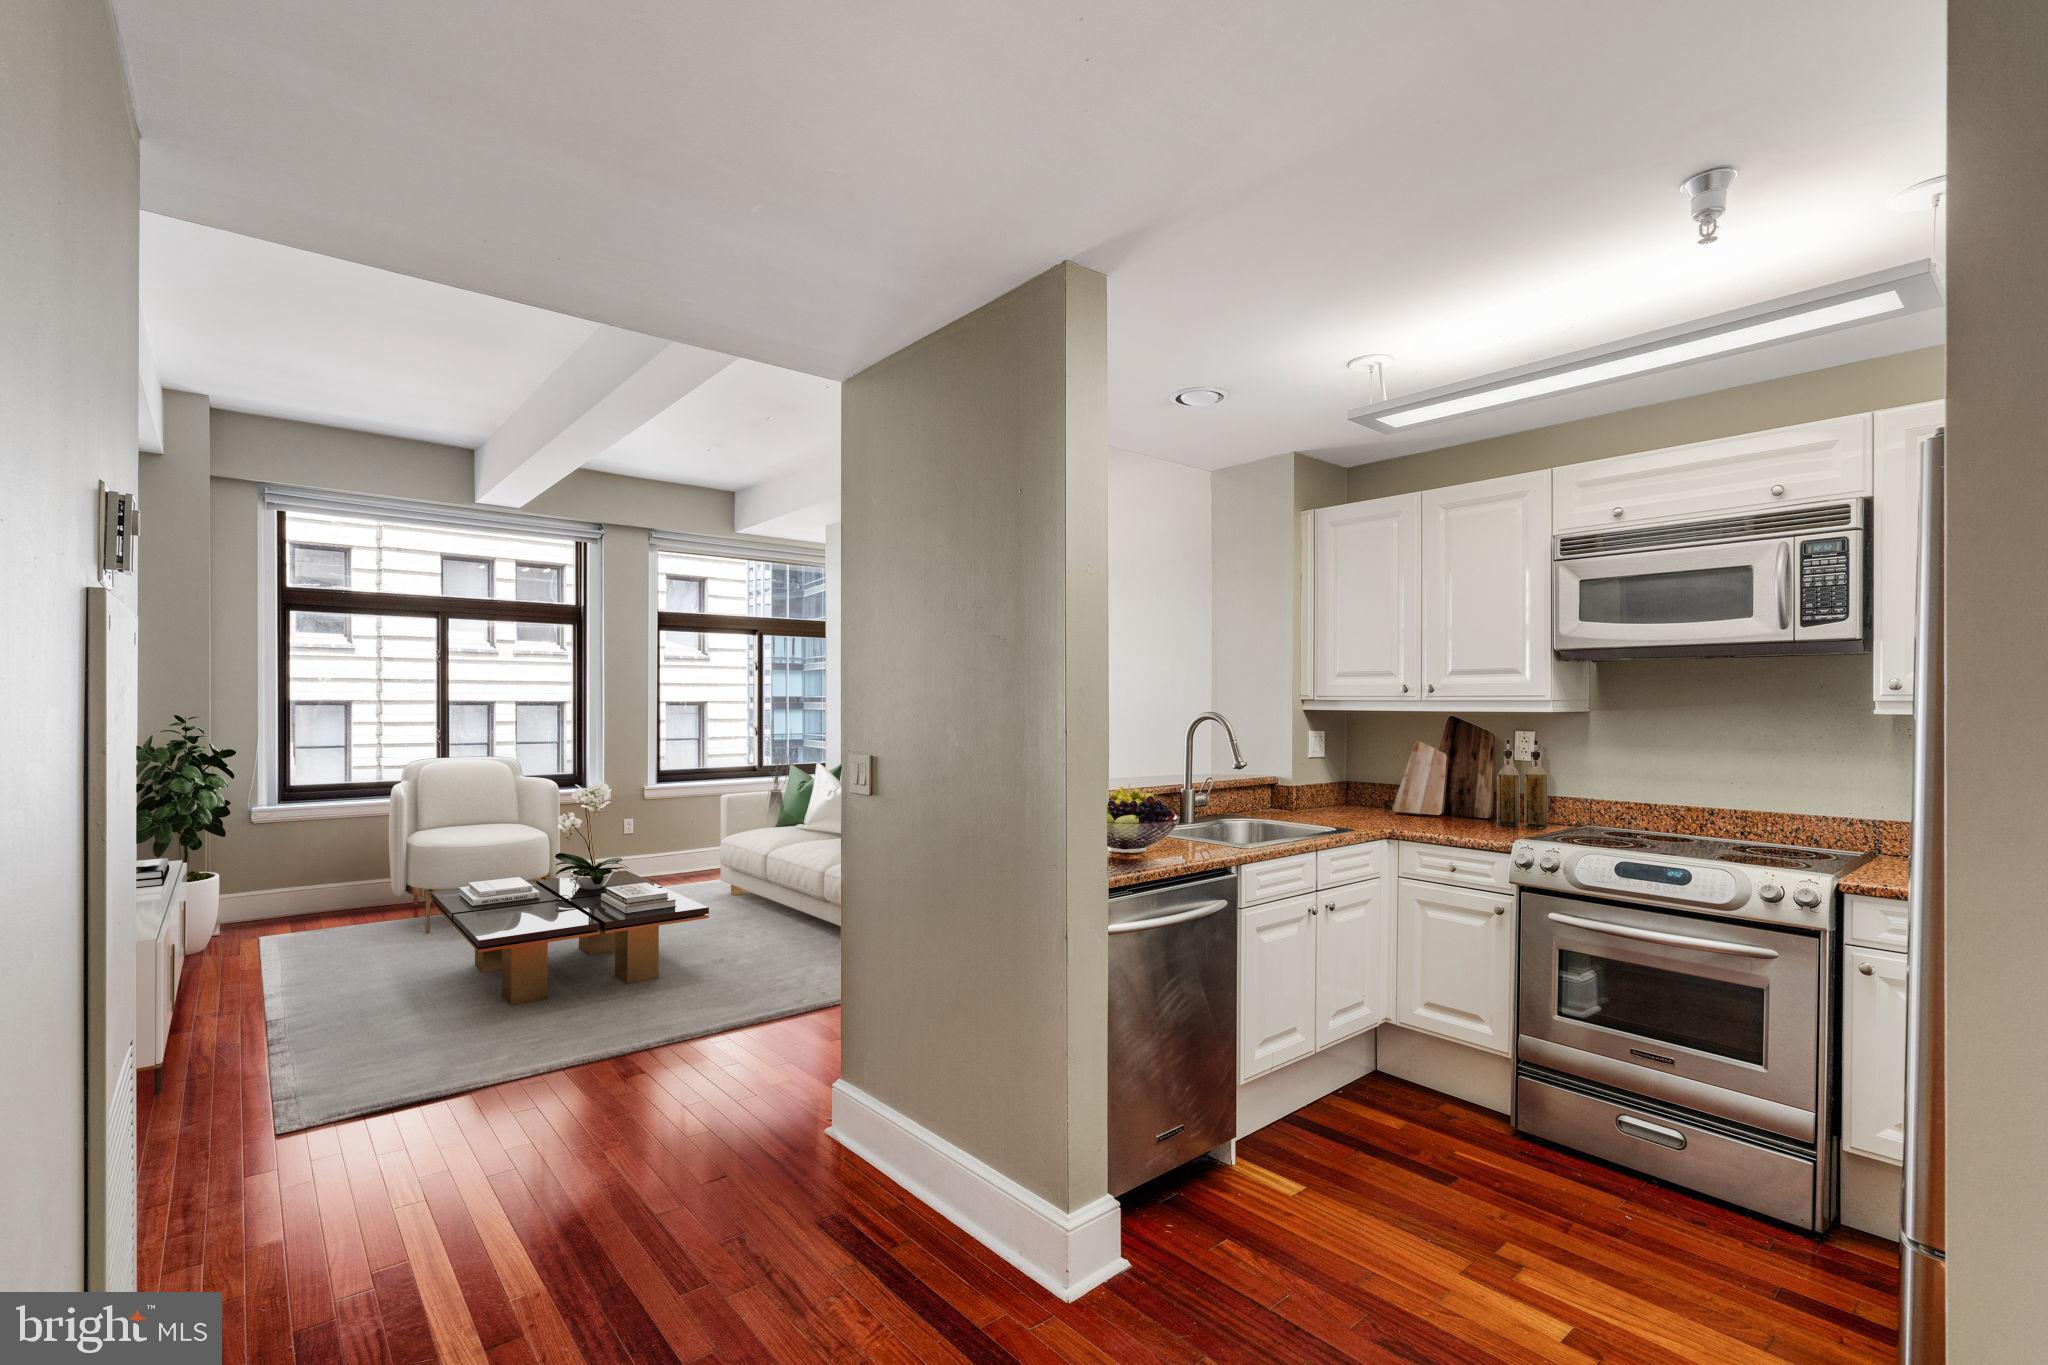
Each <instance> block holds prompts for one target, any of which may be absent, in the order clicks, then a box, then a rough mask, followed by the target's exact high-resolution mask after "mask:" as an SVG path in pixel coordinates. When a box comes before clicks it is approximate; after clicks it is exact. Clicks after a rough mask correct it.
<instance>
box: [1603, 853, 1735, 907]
mask: <svg viewBox="0 0 2048 1365" xmlns="http://www.w3.org/2000/svg"><path fill="white" fill-rule="evenodd" d="M1566 870H1567V872H1568V873H1569V875H1570V878H1571V880H1572V882H1573V883H1574V884H1575V885H1578V886H1580V887H1583V888H1584V889H1586V890H1588V891H1618V892H1622V893H1625V894H1629V895H1640V896H1654V897H1656V898H1657V899H1658V900H1661V901H1676V902H1678V903H1680V904H1686V905H1701V906H1706V907H1709V908H1715V909H1728V908H1732V907H1734V906H1737V905H1740V904H1742V903H1743V902H1744V901H1746V900H1748V899H1749V886H1748V883H1747V882H1746V881H1744V880H1740V879H1738V878H1737V877H1736V876H1735V874H1734V873H1732V872H1730V871H1728V870H1727V869H1726V868H1720V867H1701V866H1698V865H1696V864H1690V863H1667V862H1659V861H1656V860H1655V859H1648V858H1631V857H1627V856H1625V855H1616V854H1611V853H1579V854H1576V855H1574V856H1572V857H1571V858H1569V859H1568V860H1567V863H1566Z"/></svg>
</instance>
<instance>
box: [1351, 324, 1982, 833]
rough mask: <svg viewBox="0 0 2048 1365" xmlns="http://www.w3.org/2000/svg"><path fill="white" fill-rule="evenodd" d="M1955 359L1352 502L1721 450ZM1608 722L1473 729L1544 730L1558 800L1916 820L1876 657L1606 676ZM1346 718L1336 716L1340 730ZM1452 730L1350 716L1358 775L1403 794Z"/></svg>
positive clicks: (1872, 405)
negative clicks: (1718, 444)
mask: <svg viewBox="0 0 2048 1365" xmlns="http://www.w3.org/2000/svg"><path fill="white" fill-rule="evenodd" d="M1942 386H1943V363H1942V352H1941V348H1939V347H1935V348H1932V349H1929V350H1924V351H1914V352H1910V353H1908V354H1905V355H1899V356H1887V357H1884V358H1882V359H1878V360H1868V361H1863V362H1861V363H1859V364H1854V365H1843V366H1840V367H1838V368H1835V369H1830V370H1819V371H1815V372H1814V373H1812V374H1803V375H1794V376H1791V377H1790V378H1786V379H1774V380H1770V381H1768V382H1766V383H1761V384H1749V385H1744V386H1743V387H1741V388H1734V389H1724V390H1721V391H1720V392H1718V393H1709V394H1701V395H1699V396H1697V397H1693V398H1681V399H1678V400H1676V401H1673V402H1669V403H1658V404H1655V405H1652V406H1650V407H1643V408H1633V409H1630V410H1628V411H1626V412H1616V413H1608V414H1606V415H1604V416H1600V417H1591V418H1587V419H1585V420H1583V421H1578V422H1566V423H1562V424H1560V425H1558V426H1554V427H1544V428H1541V429H1539V430H1536V431H1527V432H1521V433H1518V434H1516V435H1512V436H1501V437H1496V438H1494V439H1492V440H1486V441H1475V442H1472V443H1471V444H1469V445H1462V446H1452V447H1449V448H1448V449H1444V450H1435V451H1429V452H1427V453H1425V454H1421V455H1410V456H1407V457H1405V458H1403V459H1398V460H1387V461H1383V462H1381V463H1378V464H1368V465H1360V466H1359V467H1357V468H1355V469H1353V470H1352V471H1351V473H1350V496H1351V499H1352V500H1353V501H1362V500H1365V499H1368V498H1379V497H1388V496H1391V495H1393V494H1396V493H1409V492H1415V491H1418V490H1421V489H1426V488H1439V487H1444V486H1447V485H1450V484H1458V483H1466V482H1470V481H1472V480H1477V479H1488V478H1494V477H1497V476H1499V475H1503V474H1518V473H1524V472H1526V471H1528V470H1532V469H1548V468H1552V467H1555V466H1557V465H1563V464H1573V463H1576V462H1578V461H1580V460H1593V459H1600V458H1603V457H1605V456H1609V455H1622V454H1628V453H1630V452H1632V451H1638V450H1654V449H1657V448H1659V447H1662V446H1669V445H1683V444H1685V443H1687V442H1690V441H1705V440H1712V439H1714V438H1716V437H1720V436H1733V435H1739V434H1741V433H1743V432H1748V431H1761V430H1765V429H1768V428H1770V427H1777V426H1787V425H1791V424H1793V423H1796V422H1810V421H1817V420H1819V419H1820V418H1823V417H1835V416H1839V415H1841V414H1843V413H1848V412H1870V411H1874V410H1876V409H1879V408H1890V407H1898V406H1900V405H1902V404H1906V403H1920V402H1925V401H1927V400H1928V399H1931V398H1939V397H1941V395H1942ZM1593 708H1594V709H1593V710H1592V711H1590V712H1588V713H1586V714H1584V715H1572V716H1525V717H1520V718H1517V717H1513V716H1500V715H1489V714H1486V713H1483V712H1479V711H1474V712H1472V713H1470V714H1469V715H1468V719H1471V720H1472V721H1474V722H1475V723H1476V724H1479V725H1483V726H1485V727H1486V728H1488V729H1490V730H1492V731H1494V732H1495V733H1496V734H1500V735H1502V736H1503V737H1505V734H1506V732H1508V731H1510V730H1513V729H1516V728H1521V729H1533V730H1535V731H1536V733H1537V735H1538V737H1539V739H1540V741H1541V742H1542V747H1543V758H1544V765H1545V766H1546V767H1547V768H1549V769H1550V772H1551V777H1552V782H1553V784H1554V787H1555V789H1556V790H1558V791H1560V792H1563V793H1566V794H1568V795H1572V796H1601V797H1607V798H1610V799H1613V800H1630V801H1662V802H1673V803H1678V804H1700V805H1714V806H1734V807H1739V808H1743V809H1751V810H1779V811H1797V812H1806V813H1813V814H1825V815H1845V816H1866V817H1874V818H1881V819H1893V820H1903V819H1906V818H1907V817H1908V816H1909V815H1910V814H1911V811H1912V795H1913V782H1912V756H1913V737H1912V721H1911V719H1910V718H1907V717H1894V716H1877V715H1873V714H1872V713H1871V682H1870V656H1868V655H1865V654H1859V655H1850V656H1845V657H1823V658H1803V659H1656V660H1633V661H1627V662H1619V663H1602V664H1600V665H1598V666H1597V667H1596V668H1595V670H1594V702H1593ZM1333 719H1334V717H1333ZM1442 733H1443V717H1442V716H1440V715H1439V716H1393V715H1383V714H1358V715H1354V716H1352V717H1351V718H1350V736H1351V740H1350V743H1351V749H1350V775H1351V776H1352V777H1353V778H1355V779H1357V780H1360V781H1369V782H1394V781H1398V780H1399V779H1400V776H1401V768H1402V765H1403V764H1404V763H1405V762H1406V760H1407V755H1408V750H1409V748H1410V746H1411V745H1412V744H1413V743H1414V742H1415V741H1417V740H1426V741H1429V742H1430V743H1435V742H1436V740H1437V738H1438V737H1439V736H1440V735H1441V734H1442Z"/></svg>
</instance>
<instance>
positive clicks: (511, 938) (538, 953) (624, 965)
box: [434, 881, 711, 1005]
mask: <svg viewBox="0 0 2048 1365" xmlns="http://www.w3.org/2000/svg"><path fill="white" fill-rule="evenodd" d="M535 885H536V886H537V887H539V888H540V893H541V894H540V896H539V898H538V899H536V900H530V901H522V902H520V903H519V904H516V905H498V906H489V907H478V906H474V905H471V904H470V903H469V902H468V901H466V900H464V899H463V898H462V896H461V894H460V893H458V892H455V891H436V892H435V893H434V905H435V908H436V909H438V910H439V911H440V912H441V913H442V914H443V915H446V916H447V917H448V918H449V919H450V920H451V921H453V923H454V925H455V927H456V929H457V930H459V931H460V932H461V934H462V936H463V937H464V938H466V939H468V940H469V942H470V946H471V947H472V948H474V949H475V950H476V969H477V970H478V971H480V972H495V973H499V974H500V976H501V980H502V989H503V992H504V996H505V1002H506V1003H507V1004H510V1005H524V1004H527V1003H529V1002H531V1001H535V1000H545V999H547V994H548V946H549V945H550V944H552V943H556V942H558V941H560V940H563V939H575V940H576V941H577V946H578V947H579V948H580V949H581V950H582V951H583V952H585V953H587V954H590V955H592V956H597V955H601V954H606V953H609V954H610V955H611V957H612V975H614V976H616V977H617V978H618V979H619V980H621V981H625V982H635V981H652V980H654V979H655V978H656V977H657V976H659V975H660V974H661V938H660V936H661V926H662V925H664V924H674V923H677V922H678V921H681V920H695V919H704V918H706V917H708V916H709V915H710V914H711V908H710V907H709V906H707V905H705V904H704V903H703V902H701V901H694V900H691V899H689V898H688V897H687V896H677V897H676V898H675V904H674V905H673V906H660V907H657V908H656V909H654V910H649V911H631V912H622V911H618V910H614V909H613V908H612V907H610V906H608V905H604V904H603V903H602V900H601V893H599V892H595V891H593V892H589V893H587V894H568V895H565V894H563V892H562V891H561V890H559V889H558V887H557V884H556V883H555V882H553V881H543V882H536V883H535ZM567 885H568V886H569V887H570V888H571V891H572V892H573V890H574V886H575V883H574V882H569V883H567Z"/></svg>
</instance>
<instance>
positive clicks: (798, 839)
mask: <svg viewBox="0 0 2048 1365" xmlns="http://www.w3.org/2000/svg"><path fill="white" fill-rule="evenodd" d="M781 809H782V793H781V792H779V791H772V792H738V793H735V794H732V795H728V796H722V797H720V798H719V801H718V869H719V872H720V874H721V875H722V876H723V877H724V879H725V883H726V885H728V886H730V887H732V888H733V889H734V890H736V891H748V892H752V893H753V894H754V895H756V896H760V897H763V898H764V899H767V900H771V901H774V902H775V903H776V904H777V905H786V906H788V907H789V908H790V909H792V910H801V911H803V912H804V913H805V914H807V915H816V916H817V917H818V918H819V919H821V920H824V921H825V922H826V923H827V924H837V923H839V848H840V845H839V836H838V835H836V834H824V833H821V832H819V831H818V830H814V829H805V828H804V827H803V826H802V825H782V826H777V825H776V823H775V815H776V812H778V811H779V810H781Z"/></svg>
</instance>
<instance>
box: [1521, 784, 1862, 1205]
mask: <svg viewBox="0 0 2048 1365" xmlns="http://www.w3.org/2000/svg"><path fill="white" fill-rule="evenodd" d="M1869 856H1870V855H1869V854H1862V853H1842V852H1837V851H1834V850H1830V849H1815V848H1795V847H1789V846H1781V845H1777V844H1760V843H1738V842H1733V841H1729V840H1723V839H1696V838H1688V837H1685V836H1682V835H1669V834H1648V833H1644V832H1642V831H1639V830H1624V829H1603V828H1600V827H1598V826H1590V825H1589V826H1584V827H1581V828H1577V829H1568V830H1562V831H1560V832H1558V833H1556V834H1549V835H1545V836H1543V837H1541V838H1535V839H1525V840H1522V841H1520V842H1518V843H1516V845H1515V847H1514V854H1513V861H1514V871H1513V878H1514V881H1515V884H1516V885H1518V886H1520V887H1521V888H1522V903H1521V950H1520V959H1519V965H1520V975H1519V980H1520V986H1519V991H1518V1000H1519V1016H1520V1018H1519V1023H1520V1028H1519V1035H1520V1036H1519V1039H1518V1043H1517V1059H1516V1070H1515V1127H1516V1128H1517V1129H1518V1130H1519V1131H1521V1132H1524V1133H1528V1134H1530V1135H1531V1136H1533V1137H1540V1138H1544V1139H1547V1140H1549V1141H1551V1142H1556V1143H1559V1144H1561V1145H1563V1146H1567V1147H1572V1148H1576V1149H1577V1150H1579V1151H1582V1152H1585V1153H1587V1154H1588V1155H1591V1156H1596V1157H1600V1158H1602V1159H1603V1160H1607V1161H1613V1162H1616V1163H1617V1164H1620V1165H1624V1166H1630V1167H1633V1168H1634V1169H1636V1170H1639V1171H1642V1172H1643V1173H1645V1174H1647V1175H1653V1176H1656V1177H1658V1178H1659V1179H1662V1180H1669V1181H1671V1182H1672V1183H1674V1184H1678V1185H1684V1186H1687V1187H1689V1188H1691V1189H1695V1190H1698V1191H1699V1192H1701V1193H1702V1194H1708V1195H1712V1196H1713V1197H1715V1198H1717V1199H1723V1200H1726V1201H1728V1202H1729V1203H1732V1204H1739V1205H1741V1206H1743V1207H1744V1208H1748V1209H1753V1210H1755V1211H1756V1212H1758V1213H1762V1214H1765V1215H1767V1216H1769V1217H1772V1218H1777V1219H1780V1220H1782V1221H1784V1222H1787V1223H1793V1224H1796V1225H1798V1226H1800V1227H1803V1228H1808V1229H1811V1230H1814V1231H1820V1230H1823V1229H1825V1228H1827V1227H1829V1226H1831V1225H1832V1224H1833V1223H1834V1221H1835V1202H1836V1169H1835V1166H1836V1156H1837V1143H1838V1136H1837V1132H1836V1124H1835V1100H1836V1092H1837V1089H1838V1087H1837V1084H1836V1077H1835V1057H1836V1042H1835V1034H1836V1004H1835V987H1834V981H1835V970H1836V952H1837V945H1836V934H1837V929H1838V926H1839V924H1840V919H1841V915H1840V909H1839V901H1840V897H1839V896H1838V895H1837V892H1836V883H1837V879H1838V878H1840V877H1841V875H1842V874H1843V873H1845V872H1847V871H1849V870H1850V869H1851V868H1853V867H1855V866H1857V865H1858V864H1859V863H1862V862H1863V861H1865V860H1866V859H1867V858H1868V857H1869Z"/></svg>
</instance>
